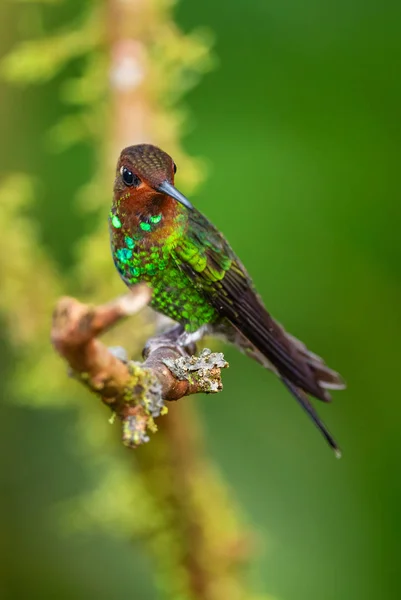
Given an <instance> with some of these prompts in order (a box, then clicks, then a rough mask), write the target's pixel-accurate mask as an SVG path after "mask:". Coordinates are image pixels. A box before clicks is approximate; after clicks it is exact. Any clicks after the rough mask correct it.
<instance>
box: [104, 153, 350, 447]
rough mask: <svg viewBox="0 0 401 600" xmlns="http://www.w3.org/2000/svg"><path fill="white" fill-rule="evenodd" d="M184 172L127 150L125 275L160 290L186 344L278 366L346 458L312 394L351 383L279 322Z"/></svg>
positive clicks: (121, 162) (121, 228)
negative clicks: (206, 341) (182, 187)
mask: <svg viewBox="0 0 401 600" xmlns="http://www.w3.org/2000/svg"><path fill="white" fill-rule="evenodd" d="M176 171H177V167H176V164H175V162H174V160H173V159H172V158H171V157H170V156H169V155H168V154H167V153H166V152H164V151H163V150H161V149H160V148H158V147H156V146H153V145H150V144H139V145H135V146H129V147H127V148H125V149H124V150H122V152H121V154H120V157H119V159H118V163H117V169H116V178H115V181H114V197H113V203H112V207H111V210H110V214H109V229H110V238H111V251H112V256H113V260H114V263H115V266H116V268H117V270H118V272H119V273H120V276H121V278H122V279H123V281H124V282H125V283H126V285H127V286H128V287H129V288H132V287H133V286H135V285H136V284H137V283H140V282H146V283H147V284H148V285H149V286H150V287H151V289H152V297H151V300H150V306H151V307H152V308H153V309H155V310H156V311H158V312H159V313H162V314H163V315H166V316H167V317H170V318H171V319H172V320H173V321H175V322H176V323H177V325H176V332H177V343H179V344H181V345H182V346H183V347H187V346H188V345H189V344H191V343H195V342H196V341H198V340H199V339H201V338H202V337H203V336H204V335H206V334H207V335H214V336H216V337H219V338H223V339H225V340H226V341H227V342H229V343H232V344H234V345H235V346H236V347H238V348H239V349H240V350H241V351H243V352H244V353H245V354H247V355H249V356H250V357H252V358H253V359H255V360H256V361H258V362H259V363H260V364H261V365H262V366H263V367H265V368H267V369H270V370H271V371H273V372H274V373H275V374H276V375H277V376H278V377H279V378H280V379H281V381H282V382H283V384H284V385H285V386H286V387H287V389H288V390H289V391H290V392H291V394H292V395H293V396H294V397H295V399H296V400H297V401H298V403H299V404H300V405H301V406H302V407H303V409H304V410H305V411H306V412H307V413H308V415H309V416H310V418H311V419H312V421H313V422H314V424H315V425H316V426H317V428H318V429H319V430H320V431H321V433H322V434H323V436H324V437H325V439H326V440H327V442H328V444H329V445H330V446H331V447H332V449H333V450H334V452H335V454H336V455H337V456H338V457H339V456H341V453H340V449H339V447H338V445H337V443H336V441H335V440H334V438H333V437H332V435H331V434H330V432H329V431H328V429H327V428H326V426H325V425H324V423H323V422H322V421H321V420H320V418H319V416H318V414H317V412H316V410H315V408H314V407H313V405H312V403H311V402H310V400H309V397H308V396H313V397H314V398H317V399H319V400H322V401H323V402H329V401H330V400H331V397H330V394H329V391H328V390H337V389H338V390H340V389H344V388H345V384H344V381H343V380H342V378H341V376H340V375H339V374H338V373H336V372H335V371H333V370H332V369H330V368H329V367H327V366H326V364H325V363H324V361H323V359H322V358H320V357H319V356H317V355H316V354H314V353H313V352H311V351H310V350H308V348H307V347H306V346H305V345H304V344H303V343H302V342H301V341H299V340H298V339H297V338H295V337H294V336H292V335H290V334H289V333H287V331H285V329H284V328H283V327H282V326H281V325H280V324H279V323H278V322H277V321H276V320H274V319H273V317H272V316H271V315H270V313H269V312H268V311H267V310H266V308H265V306H264V304H263V301H262V299H261V297H260V296H259V294H258V293H257V291H256V289H255V286H254V284H253V282H252V280H251V278H250V276H249V275H248V272H247V271H246V269H245V267H244V265H243V264H242V262H241V261H240V260H239V258H238V257H237V256H236V255H235V253H234V251H233V250H232V248H231V246H230V245H229V244H228V242H227V241H226V239H225V238H224V237H223V235H222V234H221V233H220V231H219V230H218V229H217V228H216V227H215V226H214V225H213V224H212V223H211V222H210V221H209V220H208V219H207V218H206V217H205V216H204V215H203V214H202V213H200V212H199V211H198V210H197V209H196V208H195V207H194V206H193V205H192V204H191V202H190V201H189V200H188V199H187V198H186V197H185V196H184V195H183V194H182V193H181V192H180V191H178V189H177V188H176V187H175V186H174V178H175V174H176Z"/></svg>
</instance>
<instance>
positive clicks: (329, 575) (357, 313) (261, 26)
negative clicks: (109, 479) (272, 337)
mask: <svg viewBox="0 0 401 600" xmlns="http://www.w3.org/2000/svg"><path fill="white" fill-rule="evenodd" d="M79 4H80V3H79V2H78V0H71V1H70V2H68V3H66V4H64V5H61V6H60V7H59V8H57V10H54V11H53V12H50V11H49V12H48V19H49V20H50V21H51V19H54V20H55V22H56V21H57V23H62V22H63V20H64V19H69V18H70V17H71V15H73V14H74V11H76V10H78V6H79ZM28 10H29V8H28V5H27V4H25V5H24V6H22V7H21V6H20V7H17V8H16V7H15V6H11V5H8V4H6V3H3V4H2V6H1V8H0V14H1V21H0V23H1V24H0V30H1V36H0V37H1V42H0V43H1V47H2V50H3V51H5V50H8V49H9V48H10V47H11V45H12V43H13V41H14V40H15V39H17V38H18V37H20V36H21V28H22V29H23V30H24V31H25V32H26V31H29V29H30V26H31V25H32V23H30V19H29V13H28V12H27V13H25V12H24V11H28ZM175 14H176V19H177V22H178V24H179V25H180V26H181V27H182V28H183V29H184V30H187V31H189V30H191V29H193V28H194V27H198V26H200V25H201V26H205V27H207V28H209V29H210V30H211V31H212V32H213V34H214V36H215V47H214V54H215V56H216V61H217V64H216V65H215V69H214V70H213V71H212V72H211V73H210V74H208V75H207V76H205V77H204V79H203V80H202V82H201V83H200V85H199V86H198V87H196V88H195V89H194V90H193V91H191V92H190V93H189V94H188V95H187V96H186V98H185V100H184V103H185V106H186V108H187V110H188V112H189V114H190V119H189V124H190V127H188V128H187V131H186V134H185V139H184V145H185V148H186V150H187V151H188V152H189V153H191V154H193V155H200V156H202V157H205V158H206V159H207V164H208V177H207V180H206V182H205V184H204V185H203V186H202V188H201V190H200V192H199V193H198V194H197V195H196V197H194V198H193V200H194V202H195V203H196V205H197V206H198V207H199V208H200V210H202V211H203V212H204V213H206V214H207V216H208V217H210V218H211V219H212V220H213V222H214V223H215V224H216V225H217V226H219V227H220V229H221V230H222V231H223V232H224V233H225V234H226V236H227V237H228V239H229V240H230V242H231V244H232V245H233V247H234V249H235V250H236V251H237V253H238V254H239V255H240V257H241V258H242V260H243V261H244V263H245V264H246V265H247V267H248V269H249V271H250V272H251V274H252V276H253V278H254V280H255V283H256V284H257V286H258V288H259V290H260V292H261V294H262V295H263V298H264V299H265V301H266V304H267V305H268V307H269V309H270V311H271V312H272V313H273V314H274V315H275V316H276V317H277V318H278V319H279V320H280V321H282V322H283V323H284V324H285V326H286V328H288V329H289V330H290V331H291V332H292V333H294V334H295V335H296V336H297V337H299V338H301V339H302V340H304V341H305V342H306V343H307V344H308V346H310V347H311V349H312V350H315V351H316V352H318V353H319V354H321V355H322V356H324V357H325V358H326V359H327V362H328V363H329V364H330V365H331V366H333V367H334V368H336V369H338V370H339V371H340V372H341V373H342V374H343V375H344V377H345V379H346V381H347V382H348V386H349V387H348V390H347V391H346V392H343V393H337V394H335V402H334V403H333V404H332V405H331V406H319V407H318V408H319V409H320V413H321V414H322V416H323V418H324V420H325V421H326V422H327V424H328V425H329V427H330V429H331V430H332V432H333V433H335V436H336V438H337V439H338V440H339V442H340V445H341V447H342V449H343V459H342V460H341V461H336V460H335V459H334V457H333V456H332V454H331V452H330V450H329V449H328V448H326V446H325V444H324V442H323V441H322V439H321V438H320V436H319V435H318V433H317V432H316V431H315V430H314V428H313V426H312V425H311V424H310V423H309V422H308V420H307V419H306V417H305V415H304V414H302V412H301V411H300V410H299V409H298V407H297V406H296V405H295V403H294V402H293V400H292V399H291V397H290V396H289V394H288V393H287V392H286V391H285V389H284V388H283V387H282V386H281V385H280V383H279V382H278V381H276V380H275V378H274V377H272V376H270V375H269V374H268V373H266V372H265V371H263V370H262V369H260V368H259V367H258V365H256V364H253V363H252V361H249V360H247V359H246V358H245V357H243V356H242V355H240V354H239V353H237V352H236V351H235V350H232V349H227V356H228V358H229V361H230V367H231V368H230V370H229V371H228V372H227V373H225V374H224V384H225V389H224V393H223V394H221V395H219V396H217V397H209V398H208V397H205V398H200V397H199V398H197V401H196V404H197V406H198V407H199V409H200V410H201V412H202V414H203V417H204V421H205V427H206V432H207V443H208V448H209V450H210V452H211V454H212V456H213V457H214V458H215V459H216V460H217V462H218V464H219V465H220V467H221V469H222V471H223V473H224V475H225V477H226V478H227V480H228V481H229V482H230V484H231V486H232V489H233V490H235V494H236V498H237V500H239V502H240V504H241V505H242V506H243V508H244V509H245V511H246V513H247V515H248V517H249V521H250V523H251V525H252V526H253V528H254V529H255V530H256V531H257V534H258V543H259V551H260V552H259V555H258V557H257V560H256V561H255V564H254V567H253V577H254V581H255V582H256V583H255V585H256V587H257V588H259V589H260V590H261V591H267V592H268V593H270V594H271V595H272V596H274V597H275V598H280V599H282V600H312V599H313V600H314V599H318V598H324V600H334V599H338V598H341V600H359V599H361V600H362V599H363V600H373V599H375V600H377V599H378V598H379V599H380V600H382V599H383V600H391V599H398V598H400V597H401V584H400V577H399V565H400V557H401V542H400V540H401V522H400V521H401V517H400V506H401V481H400V479H401V478H400V458H401V455H400V437H401V404H400V393H399V383H398V379H399V373H400V364H401V351H400V336H401V316H400V314H401V313H400V303H401V242H400V233H399V230H400V227H401V218H400V216H401V211H400V208H399V203H400V192H399V190H400V184H399V172H400V171H399V157H400V147H401V128H400V106H401V44H400V36H401V34H400V29H401V25H400V24H401V20H400V19H401V5H400V3H399V2H395V1H394V2H390V0H383V1H382V2H378V1H376V2H375V1H366V0H365V1H364V2H362V1H360V0H348V1H345V0H337V1H336V2H334V1H332V0H330V1H327V2H318V1H317V0H305V2H302V3H301V2H295V1H293V0H290V1H288V2H282V1H279V0H272V1H270V2H267V1H265V0H220V2H216V1H212V0H203V1H202V2H193V1H191V0H181V2H180V3H179V4H178V5H177V8H176V12H175ZM68 69H69V70H70V73H71V72H72V73H73V72H74V69H76V70H78V69H79V65H77V64H75V63H73V64H72V65H70V66H69V67H68ZM63 76H65V74H63ZM58 84H59V81H57V79H56V80H55V81H52V82H51V83H49V84H47V85H45V86H39V87H35V88H28V89H26V90H18V89H15V88H12V87H11V86H5V85H4V84H2V86H1V94H0V119H1V129H2V143H1V148H0V154H1V161H0V173H1V174H2V175H4V174H6V173H7V172H9V171H15V170H22V171H27V172H29V173H34V174H35V176H36V178H37V180H38V181H39V182H40V188H39V189H40V199H39V201H38V203H37V205H36V206H35V215H36V217H37V218H38V221H39V223H40V227H41V234H42V236H43V240H44V243H45V244H46V246H47V247H48V248H50V250H51V253H52V255H53V256H54V258H55V260H56V261H57V264H58V266H59V268H60V269H68V268H69V266H70V264H71V261H72V257H73V244H74V242H75V241H76V240H77V239H78V238H79V237H80V236H81V235H82V234H83V233H84V232H86V231H89V230H90V228H91V222H90V218H89V217H88V218H87V219H85V218H83V217H82V215H81V214H79V213H78V211H77V210H76V207H75V206H74V204H73V203H71V202H70V197H71V196H72V194H73V193H74V191H75V190H76V189H77V187H78V186H80V185H82V184H83V183H84V182H85V181H86V179H87V178H88V172H89V171H90V169H91V168H92V164H91V156H92V152H91V149H90V148H88V147H86V146H84V145H82V146H75V147H73V148H72V149H71V150H68V151H67V152H64V153H62V154H56V155H55V154H52V153H50V152H49V151H48V150H47V146H46V143H45V140H44V135H43V132H44V131H45V130H46V129H47V128H49V127H50V126H51V125H52V124H53V123H54V120H55V118H57V116H58V115H59V114H60V113H61V112H62V111H64V110H65V108H64V107H63V105H62V104H61V101H60V99H59V96H58V94H57V86H58ZM178 167H179V165H178ZM179 176H180V170H178V179H177V183H178V187H179V181H180V177H179ZM107 209H108V207H105V217H106V213H107ZM104 252H108V240H107V239H105V241H104ZM2 260H5V257H3V258H2ZM0 289H1V283H0ZM49 319H50V316H49ZM0 354H1V359H0V382H1V383H0V393H1V419H0V469H1V478H0V526H1V533H0V551H1V560H0V597H1V598H4V599H5V600H14V599H20V598H26V597H31V598H32V597H34V598H36V597H40V598H43V599H46V598H54V597H59V598H66V599H71V598H74V599H81V598H82V599H83V598H97V599H106V598H107V599H108V598H113V599H116V600H119V599H120V598H121V599H122V598H126V597H127V589H128V590H131V593H132V597H134V598H141V599H144V600H148V599H149V600H151V599H152V600H153V599H154V598H157V594H156V592H155V590H154V589H153V587H152V583H151V577H150V576H149V571H150V570H151V565H149V564H148V563H147V562H146V561H145V559H144V558H143V556H142V554H141V548H140V545H139V544H137V545H135V544H134V547H133V548H132V546H131V545H130V544H129V543H128V542H123V541H121V540H119V539H118V538H114V537H112V536H108V535H106V534H102V533H93V532H92V533H91V532H89V533H87V534H85V535H78V534H76V535H74V534H71V535H63V534H62V533H60V531H59V528H58V520H57V518H56V516H55V506H57V505H58V503H60V502H63V501H65V500H67V499H69V498H72V497H74V495H76V494H78V493H79V492H80V491H82V490H85V489H88V488H90V487H91V486H92V485H93V483H94V482H95V481H96V478H97V476H98V473H97V472H96V468H93V469H92V470H88V469H87V468H85V467H84V465H83V464H82V457H81V456H79V454H78V453H76V452H75V450H74V440H75V436H76V431H75V426H74V422H75V415H74V411H73V410H72V409H71V410H59V411H52V410H48V409H46V410H35V409H31V408H26V407H21V406H18V405H13V404H12V402H9V401H10V400H12V396H13V392H12V389H13V385H12V380H11V379H10V373H11V367H12V364H13V360H15V357H13V355H12V353H11V352H10V348H9V347H8V345H7V341H6V335H4V336H3V340H2V342H1V347H0ZM70 391H71V393H73V388H72V387H71V389H70V388H69V387H68V385H67V386H66V393H69V392H70ZM33 394H34V391H33ZM244 406H246V410H244ZM133 553H134V556H133ZM224 600H226V599H224ZM227 600H228V599H227Z"/></svg>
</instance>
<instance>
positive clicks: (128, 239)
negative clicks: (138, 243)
mask: <svg viewBox="0 0 401 600" xmlns="http://www.w3.org/2000/svg"><path fill="white" fill-rule="evenodd" d="M125 244H126V246H127V248H130V249H131V250H132V248H133V247H134V246H135V242H134V240H133V239H132V238H131V237H129V236H128V235H126V236H125Z"/></svg>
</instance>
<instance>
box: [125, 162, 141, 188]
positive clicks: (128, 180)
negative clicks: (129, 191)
mask: <svg viewBox="0 0 401 600" xmlns="http://www.w3.org/2000/svg"><path fill="white" fill-rule="evenodd" d="M120 174H121V177H122V180H123V182H124V183H125V185H128V186H130V187H138V185H139V184H140V183H141V180H140V179H139V177H138V176H137V175H135V173H133V172H132V171H130V170H129V169H127V167H124V166H122V167H121V169H120Z"/></svg>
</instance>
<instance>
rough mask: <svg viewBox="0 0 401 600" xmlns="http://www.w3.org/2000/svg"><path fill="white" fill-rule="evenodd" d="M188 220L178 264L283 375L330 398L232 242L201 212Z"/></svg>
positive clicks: (191, 214)
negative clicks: (276, 318)
mask: <svg viewBox="0 0 401 600" xmlns="http://www.w3.org/2000/svg"><path fill="white" fill-rule="evenodd" d="M188 219H189V221H188V229H187V231H186V234H185V235H184V236H183V238H182V239H181V240H180V241H179V243H178V245H177V246H176V248H175V250H174V258H175V260H176V262H177V264H178V266H179V267H180V268H181V269H182V270H183V271H185V273H186V274H187V276H188V277H190V279H191V280H192V281H193V283H194V285H195V286H196V287H197V288H198V290H199V291H201V292H202V293H203V294H204V295H205V297H206V298H207V299H208V301H209V302H210V303H211V304H212V305H213V306H214V307H215V309H216V310H217V311H218V313H219V314H220V315H221V316H222V317H225V318H227V319H228V320H229V321H230V322H231V323H232V324H233V325H234V327H236V328H237V329H238V330H239V331H240V332H241V333H242V334H243V335H244V336H245V337H246V338H247V339H248V340H249V341H250V342H251V343H252V344H253V345H254V346H255V347H256V348H257V349H258V350H259V351H260V352H261V353H262V354H263V355H264V356H265V357H266V358H267V359H268V360H269V361H270V363H272V364H273V365H274V367H275V368H276V369H277V371H278V373H279V374H280V375H281V376H282V377H284V378H286V379H288V380H289V381H291V382H292V383H294V384H295V385H296V386H299V387H300V388H302V389H303V390H304V391H305V392H307V393H309V394H311V395H312V396H315V397H316V398H319V399H321V400H328V399H329V397H328V395H327V394H326V392H325V391H324V389H322V387H321V386H320V385H319V382H318V380H317V379H316V377H315V376H314V372H313V370H312V369H311V368H310V366H309V365H308V362H307V360H306V358H305V356H303V355H302V353H300V352H299V349H298V347H297V345H296V344H295V343H293V341H292V340H291V338H290V337H287V334H286V332H285V330H284V329H283V328H282V327H281V326H280V325H279V324H278V323H277V322H276V321H274V319H273V318H272V317H271V316H270V314H269V313H268V312H267V310H266V309H265V307H264V306H263V304H262V301H261V299H260V298H259V296H258V295H257V293H256V291H255V289H254V286H253V284H252V281H251V279H250V277H249V275H248V273H247V272H246V270H245V268H244V266H243V265H242V264H241V262H240V261H239V259H238V258H237V257H236V255H235V254H234V252H233V250H232V249H231V248H230V246H229V244H228V242H227V241H226V240H225V239H224V237H223V236H222V235H221V234H220V233H219V232H218V230H217V229H216V228H215V227H214V226H213V225H212V224H211V223H210V222H209V221H208V220H207V219H206V217H204V216H203V215H202V214H201V213H199V212H198V211H196V210H192V211H189V215H188Z"/></svg>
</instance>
